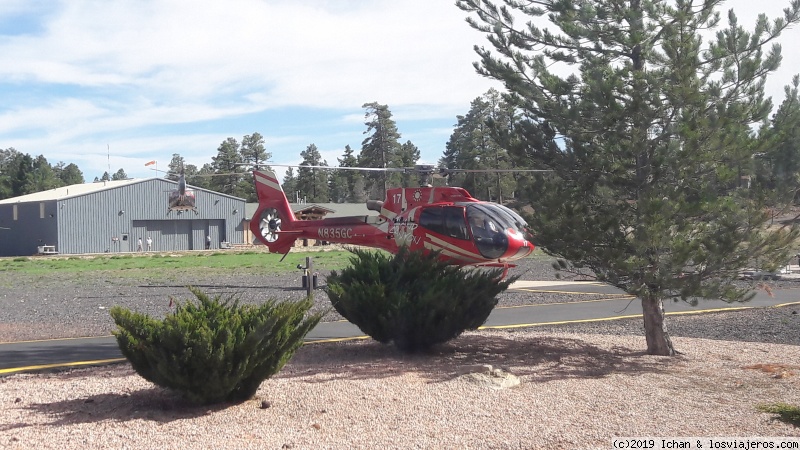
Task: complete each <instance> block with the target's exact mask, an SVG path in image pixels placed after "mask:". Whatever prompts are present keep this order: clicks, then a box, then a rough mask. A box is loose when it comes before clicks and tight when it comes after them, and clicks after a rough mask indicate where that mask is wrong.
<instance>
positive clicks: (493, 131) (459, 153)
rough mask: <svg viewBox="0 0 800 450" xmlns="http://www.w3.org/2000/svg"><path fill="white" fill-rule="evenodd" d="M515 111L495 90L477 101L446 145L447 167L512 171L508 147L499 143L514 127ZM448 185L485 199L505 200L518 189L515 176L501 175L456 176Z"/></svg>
mask: <svg viewBox="0 0 800 450" xmlns="http://www.w3.org/2000/svg"><path fill="white" fill-rule="evenodd" d="M511 110H512V109H511V108H510V107H509V105H508V104H507V103H506V102H504V101H503V100H502V99H501V97H500V93H499V92H498V91H497V90H495V89H490V90H489V91H487V92H486V93H485V94H483V95H482V96H480V97H478V98H476V99H475V100H473V101H472V102H471V103H470V109H469V111H468V112H467V114H466V115H464V116H457V121H458V122H457V123H456V125H455V128H454V130H453V134H452V135H450V139H449V140H448V142H447V144H446V150H445V153H444V157H443V161H442V164H443V165H444V167H448V168H450V169H469V170H483V169H510V168H511V167H512V164H511V161H510V158H509V156H508V153H507V150H506V148H505V147H504V145H503V143H501V142H499V140H498V133H499V132H500V130H503V129H506V130H507V129H509V128H510V127H511V124H512V121H513V119H514V116H513V114H511V113H510V112H509V111H511ZM448 182H449V183H450V184H451V185H457V186H461V187H463V188H464V189H466V190H467V191H469V192H470V193H471V194H472V195H473V196H475V197H476V198H479V199H482V200H495V201H502V200H503V198H504V197H508V196H509V195H510V194H511V193H512V192H513V191H514V190H515V188H516V183H515V180H514V176H513V175H511V174H504V173H500V172H497V173H490V172H485V173H456V174H451V175H450V176H449V180H448ZM504 193H505V195H504Z"/></svg>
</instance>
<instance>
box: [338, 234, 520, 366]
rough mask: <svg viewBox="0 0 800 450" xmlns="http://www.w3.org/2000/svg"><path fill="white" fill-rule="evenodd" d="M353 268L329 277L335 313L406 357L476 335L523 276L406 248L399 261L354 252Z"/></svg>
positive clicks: (382, 254) (398, 255) (401, 252)
mask: <svg viewBox="0 0 800 450" xmlns="http://www.w3.org/2000/svg"><path fill="white" fill-rule="evenodd" d="M351 252H352V253H353V255H352V256H351V257H350V263H351V266H350V267H348V268H346V269H344V270H342V271H341V273H337V272H336V271H332V272H331V274H330V275H329V276H328V278H327V291H328V297H329V298H330V299H331V303H332V304H333V307H334V308H335V309H336V311H338V312H339V314H341V315H342V316H343V317H344V318H345V319H347V320H348V321H350V322H351V323H353V324H355V325H356V326H358V327H359V328H360V329H361V331H363V332H364V333H366V334H367V335H369V336H371V337H372V338H373V339H375V340H376V341H378V342H381V343H384V344H386V343H394V345H396V346H397V347H398V348H399V349H401V350H403V351H406V352H415V351H419V350H426V349H428V348H430V347H431V346H433V345H436V344H439V343H442V342H447V341H449V340H450V339H453V338H456V337H458V336H459V335H460V334H461V333H463V332H464V331H466V330H475V329H477V328H478V327H480V326H481V325H483V323H484V322H486V319H487V318H488V317H489V314H490V313H491V312H492V309H494V307H495V306H496V305H497V294H499V293H501V292H503V291H504V290H506V289H507V288H508V286H509V285H510V284H511V282H513V281H514V280H516V279H517V278H518V277H512V278H511V279H508V280H505V281H502V280H501V279H500V276H501V273H502V270H501V269H496V270H488V271H486V270H468V269H462V268H459V267H458V266H453V265H448V264H446V263H444V262H441V261H439V260H438V256H439V255H438V254H436V253H430V254H428V255H424V254H423V253H422V252H420V251H410V250H408V249H407V248H405V247H403V248H402V249H401V250H400V251H399V252H398V253H397V254H396V255H395V256H394V257H391V256H390V255H387V254H386V253H383V252H375V251H368V250H361V249H354V250H351Z"/></svg>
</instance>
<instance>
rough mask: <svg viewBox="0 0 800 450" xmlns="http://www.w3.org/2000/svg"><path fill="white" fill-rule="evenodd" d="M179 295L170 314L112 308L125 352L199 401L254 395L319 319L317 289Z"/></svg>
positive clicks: (156, 379) (147, 374) (145, 371)
mask: <svg viewBox="0 0 800 450" xmlns="http://www.w3.org/2000/svg"><path fill="white" fill-rule="evenodd" d="M189 290H190V291H191V292H192V294H194V295H195V297H197V300H198V301H199V303H198V304H195V303H193V302H191V301H186V302H185V303H179V304H178V305H177V307H176V309H175V312H174V313H170V314H168V315H167V316H166V317H165V318H164V319H163V320H157V319H153V318H151V317H149V316H147V315H144V314H139V313H134V312H131V311H129V310H127V309H124V308H122V307H120V306H115V307H113V308H112V309H111V317H112V318H113V319H114V322H115V323H116V324H117V327H118V329H117V331H115V332H114V336H116V338H117V343H118V344H119V348H120V350H122V354H123V355H124V356H125V357H126V358H127V359H128V360H129V361H130V362H131V365H132V366H133V368H134V370H136V373H138V374H139V375H140V376H142V377H143V378H145V379H146V380H148V381H150V382H152V383H155V384H157V385H159V386H162V387H165V388H169V389H172V390H175V391H177V392H179V393H181V394H182V395H183V396H184V397H186V398H187V399H188V400H190V401H192V402H194V403H200V404H211V403H219V402H240V401H244V400H247V399H249V398H251V397H253V396H254V395H255V393H256V391H257V390H258V387H259V385H261V383H262V382H263V381H264V380H265V379H267V378H269V377H271V376H272V375H274V374H276V373H277V372H278V371H279V370H280V369H281V368H282V367H283V366H284V364H286V362H288V360H289V359H290V358H291V357H292V355H293V354H294V352H295V351H296V350H297V348H298V347H299V346H300V345H301V344H302V343H303V338H304V337H305V336H306V334H308V332H309V331H311V329H312V328H314V326H316V325H317V323H319V321H320V319H321V318H322V313H317V314H312V315H309V316H308V317H306V313H307V312H308V311H309V309H311V307H312V306H313V301H312V299H311V298H310V297H308V298H306V299H304V300H302V301H299V302H280V303H279V302H276V301H275V300H270V301H268V302H266V303H265V304H263V305H261V306H254V305H244V306H240V305H239V304H238V301H237V300H235V299H234V298H233V297H232V296H231V297H228V298H225V299H222V298H221V296H219V295H218V296H216V297H214V298H213V299H210V298H209V297H208V296H207V295H206V294H204V293H203V292H201V291H200V290H198V289H196V288H192V287H189Z"/></svg>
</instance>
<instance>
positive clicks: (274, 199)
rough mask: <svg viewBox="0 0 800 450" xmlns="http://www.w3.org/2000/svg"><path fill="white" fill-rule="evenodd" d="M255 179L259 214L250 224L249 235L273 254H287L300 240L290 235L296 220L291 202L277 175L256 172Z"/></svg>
mask: <svg viewBox="0 0 800 450" xmlns="http://www.w3.org/2000/svg"><path fill="white" fill-rule="evenodd" d="M253 178H254V181H255V185H256V194H257V195H258V210H257V211H256V213H255V214H254V215H253V218H252V219H251V220H250V231H252V232H253V235H254V236H256V238H257V239H258V240H259V241H261V242H262V243H263V244H264V245H266V246H267V247H268V248H269V250H270V251H271V252H273V253H286V252H288V251H289V249H291V248H292V245H293V244H294V241H295V239H296V237H297V236H296V235H295V234H294V233H293V232H292V231H291V229H292V223H293V222H295V217H294V213H293V212H292V208H291V207H290V206H289V200H288V199H287V198H286V194H284V193H283V189H282V188H281V185H280V183H279V182H278V177H277V176H276V175H275V173H274V172H271V171H254V172H253Z"/></svg>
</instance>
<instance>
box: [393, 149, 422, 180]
mask: <svg viewBox="0 0 800 450" xmlns="http://www.w3.org/2000/svg"><path fill="white" fill-rule="evenodd" d="M418 161H419V148H418V147H417V146H416V145H414V144H413V143H412V142H411V141H406V143H405V144H403V145H401V146H400V150H399V151H398V152H397V162H398V166H399V167H414V166H416V165H417V162H418ZM400 185H401V186H402V187H416V186H419V177H418V176H416V175H415V174H414V173H412V172H404V173H402V174H401V178H400Z"/></svg>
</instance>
